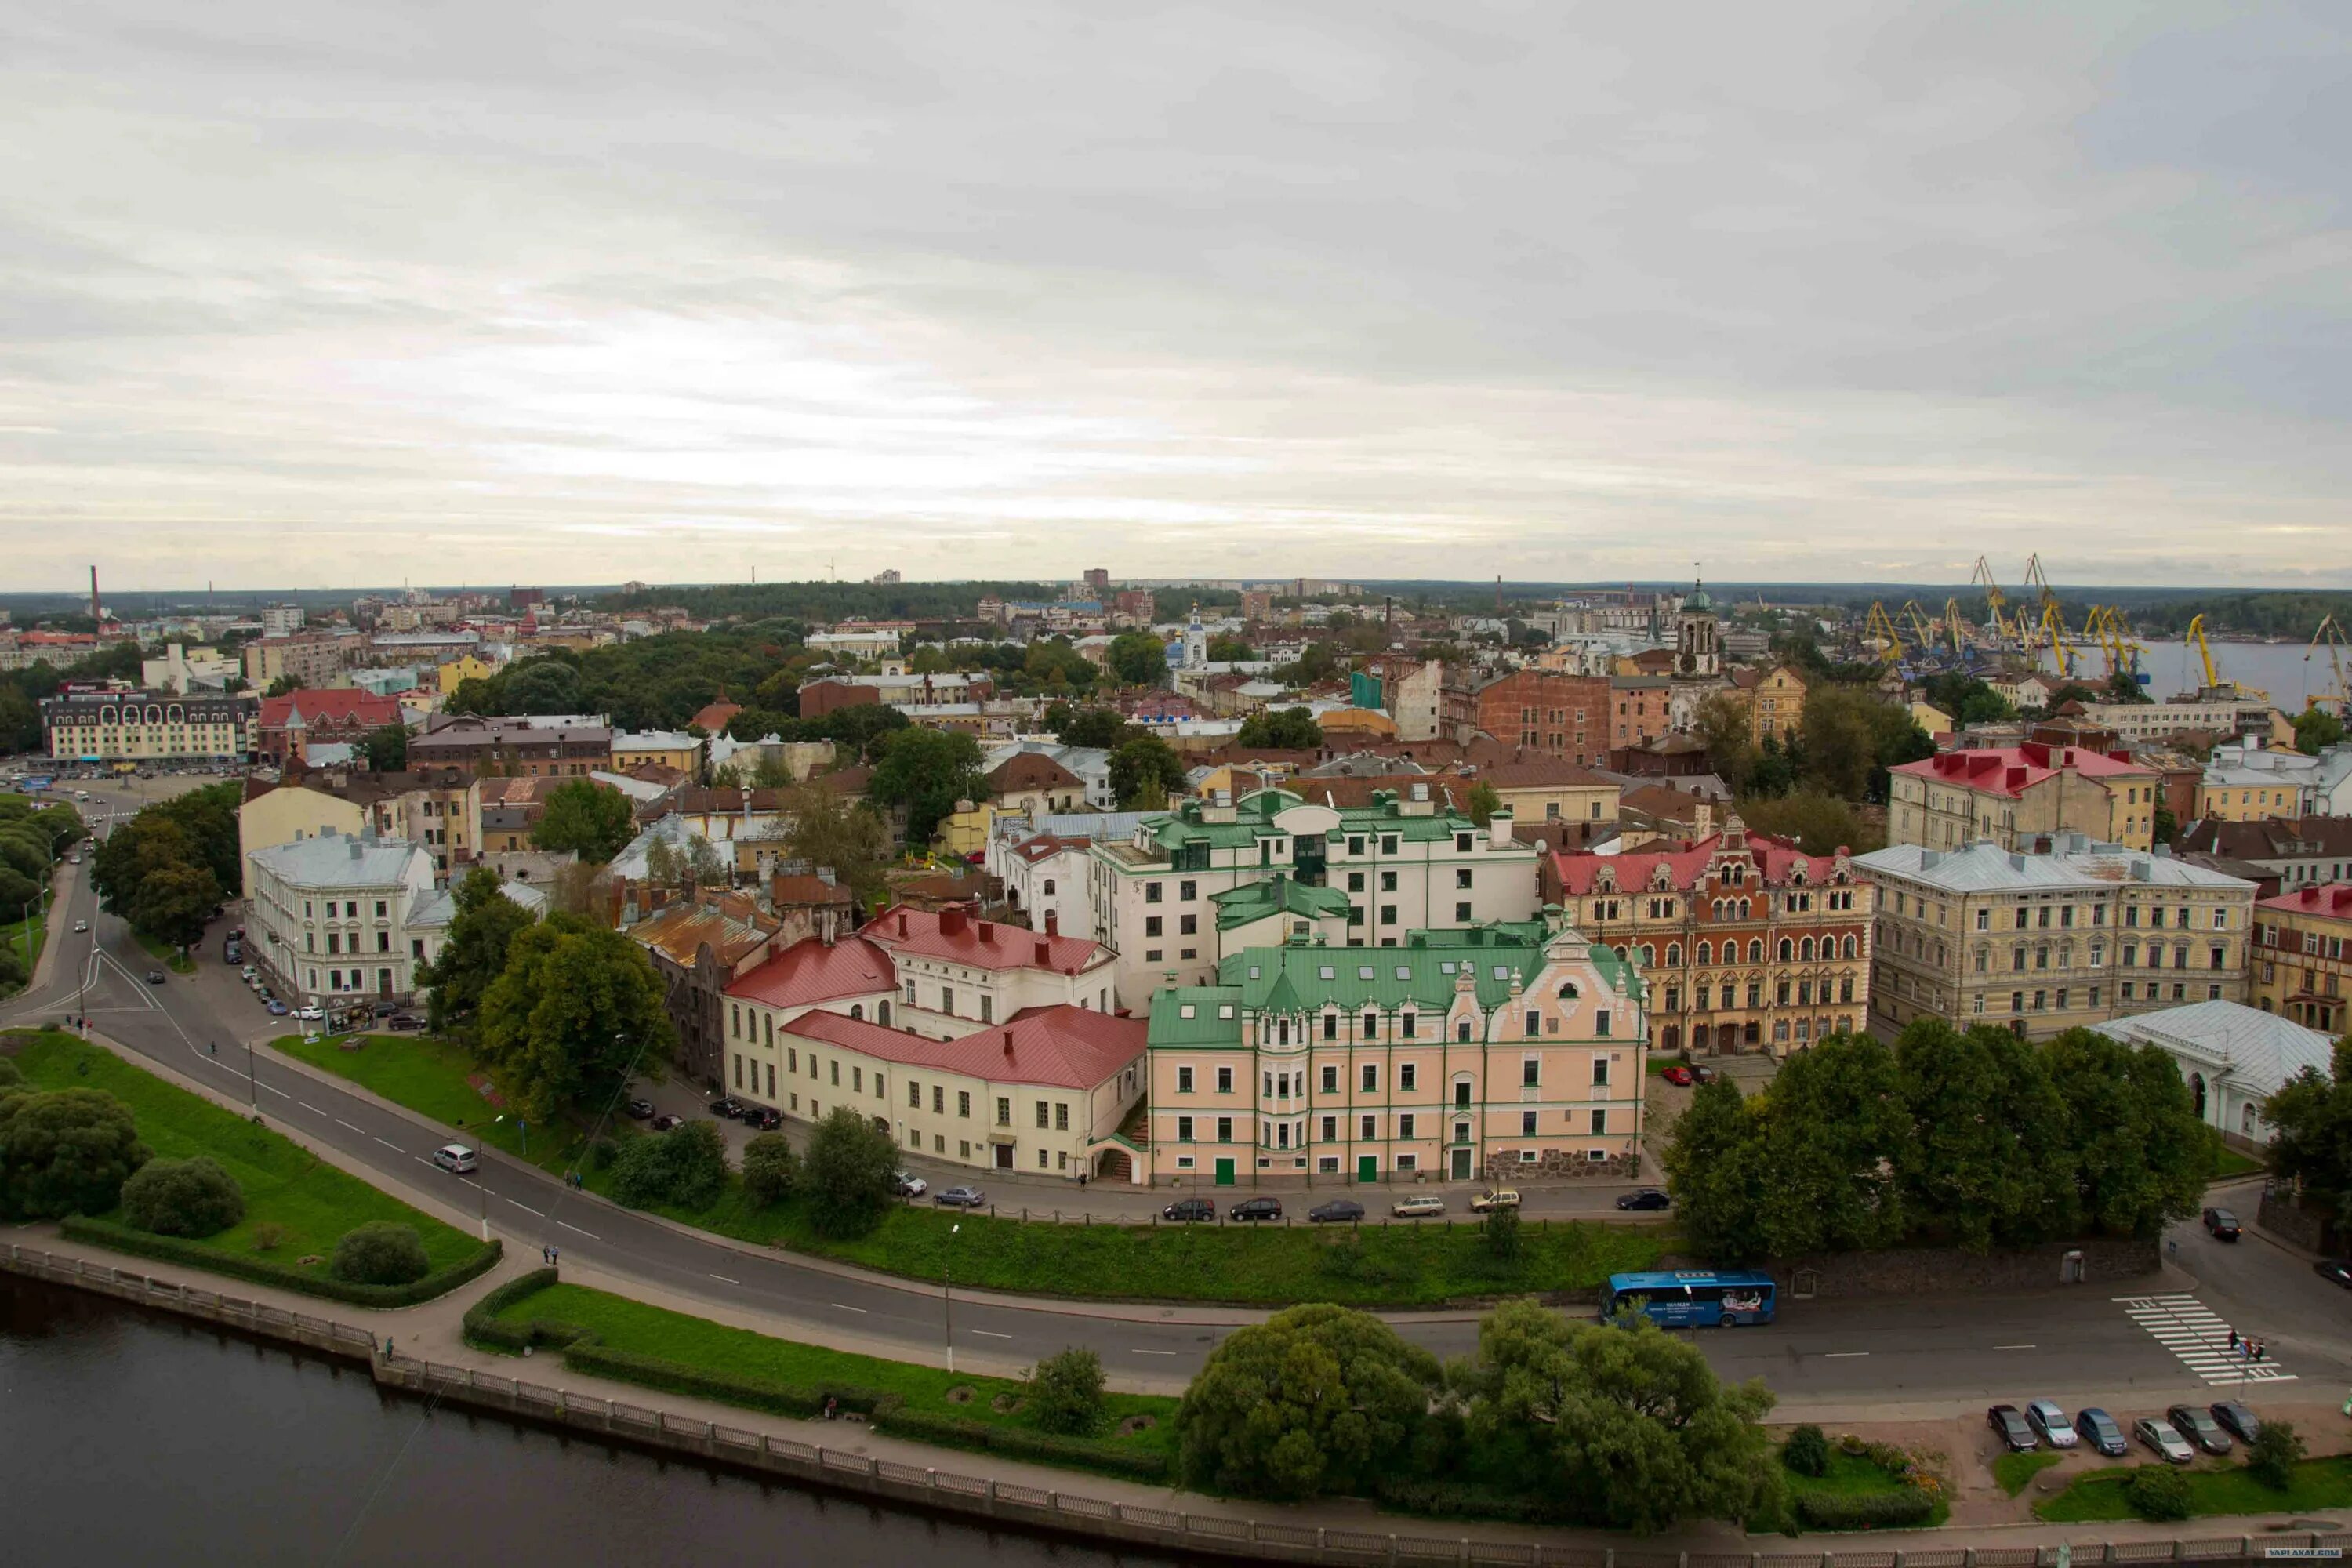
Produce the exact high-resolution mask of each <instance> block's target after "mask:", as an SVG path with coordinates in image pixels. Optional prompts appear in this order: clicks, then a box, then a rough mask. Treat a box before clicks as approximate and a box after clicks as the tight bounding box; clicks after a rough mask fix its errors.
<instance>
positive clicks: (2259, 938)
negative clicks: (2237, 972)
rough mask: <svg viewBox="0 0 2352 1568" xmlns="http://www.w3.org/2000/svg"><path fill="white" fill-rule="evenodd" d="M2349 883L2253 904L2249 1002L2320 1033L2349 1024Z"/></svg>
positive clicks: (2351, 977)
mask: <svg viewBox="0 0 2352 1568" xmlns="http://www.w3.org/2000/svg"><path fill="white" fill-rule="evenodd" d="M2347 945H2352V884H2336V885H2335V886H2330V887H2317V888H2297V889H2295V890H2294V891H2293V892H2289V893H2281V894H2279V895H2278V896H2277V897H2276V898H2273V899H2264V900H2263V901H2262V902H2261V903H2259V904H2257V905H2256V906H2255V907H2254V950H2253V1005H2255V1006H2257V1007H2259V1008H2261V1009H2262V1010H2263V1012H2265V1013H2275V1014H2277V1015H2278V1016H2280V1017H2283V1018H2288V1019H2292V1020H2293V1021H2294V1022H2295V1023H2298V1024H2301V1025H2303V1026H2305V1027H2306V1028H2312V1029H2318V1030H2320V1031H2322V1032H2323V1033H2326V1034H2330V1035H2336V1034H2341V1033H2344V1032H2345V1031H2346V1030H2347V1027H2352V1019H2347V1016H2346V1014H2345V1011H2344V999H2345V997H2346V995H2347V994H2352V967H2347V958H2352V954H2347V952H2346V951H2345V949H2346V947H2347Z"/></svg>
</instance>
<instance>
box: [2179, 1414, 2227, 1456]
mask: <svg viewBox="0 0 2352 1568" xmlns="http://www.w3.org/2000/svg"><path fill="white" fill-rule="evenodd" d="M2164 1418H2165V1419H2166V1420H2167V1421H2169V1422H2171V1423H2172V1429H2173V1430H2174V1431H2176V1432H2178V1433H2179V1434H2180V1435H2181V1436H2184V1437H2186V1438H2188V1439H2189V1441H2190V1442H2191V1443H2194V1444H2196V1445H2197V1447H2200V1448H2202V1449H2204V1450H2205V1452H2207V1453H2209V1454H2226V1453H2228V1452H2229V1451H2230V1435H2229V1434H2228V1433H2227V1432H2224V1431H2222V1430H2221V1423H2220V1422H2218V1421H2216V1420H2214V1419H2213V1417H2212V1416H2210V1415H2208V1414H2206V1413H2205V1412H2204V1411H2202V1410H2200V1409H2198V1408H2197V1406H2195V1405H2174V1406H2173V1407H2172V1408H2171V1409H2169V1410H2168V1411H2166V1412H2165V1413H2164Z"/></svg>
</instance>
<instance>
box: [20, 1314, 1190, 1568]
mask: <svg viewBox="0 0 2352 1568" xmlns="http://www.w3.org/2000/svg"><path fill="white" fill-rule="evenodd" d="M0 1478H5V1489H6V1496H7V1499H8V1502H7V1510H6V1512H7V1519H6V1522H5V1525H0V1529H5V1531H6V1536H7V1542H8V1546H7V1556H8V1559H9V1560H10V1561H12V1562H16V1563H174V1564H179V1565H183V1568H207V1565H210V1564H220V1565H222V1568H229V1565H232V1564H234V1565H236V1568H257V1565H261V1564H276V1563H287V1564H297V1563H299V1564H305V1565H310V1564H325V1563H335V1564H351V1565H359V1564H369V1563H403V1564H412V1565H413V1564H429V1565H431V1568H469V1565H472V1564H499V1565H500V1568H514V1565H517V1564H526V1563H545V1562H555V1561H561V1562H562V1563H565V1564H567V1568H599V1565H603V1564H612V1565H613V1568H652V1565H655V1564H661V1563H683V1562H688V1561H691V1562H695V1563H714V1564H716V1563H762V1564H767V1563H776V1562H779V1561H782V1562H814V1563H827V1564H841V1565H844V1568H848V1565H853V1564H862V1563H909V1562H917V1561H920V1562H922V1563H927V1564H939V1565H942V1568H965V1565H967V1564H981V1563H986V1564H989V1565H991V1568H1028V1565H1030V1564H1041V1565H1042V1564H1045V1563H1054V1564H1056V1565H1057V1568H1059V1565H1065V1564H1068V1565H1075V1568H1114V1565H1116V1564H1120V1563H1134V1564H1147V1563H1149V1564H1154V1565H1157V1564H1159V1563H1163V1562H1166V1561H1167V1560H1166V1559H1161V1558H1157V1557H1152V1556H1150V1555H1145V1554H1136V1553H1131V1552H1127V1553H1122V1552H1107V1551H1100V1550H1097V1549H1094V1548H1091V1547H1087V1546H1079V1545H1069V1544H1064V1543H1061V1542H1049V1541H1046V1540H1045V1539H1042V1538H1039V1537H1034V1536H1028V1535H1023V1534H1018V1533H996V1532H991V1531H982V1530H976V1529H973V1528H971V1527H970V1526H967V1525H963V1524H959V1523H952V1522H946V1521H937V1520H932V1519H929V1518H927V1517H925V1516H922V1515H920V1514H915V1513H904V1512H898V1511H895V1510H888V1509H880V1508H876V1507H873V1506H870V1505H868V1504H866V1503H864V1502H856V1501H849V1500H842V1499H838V1498H832V1497H827V1496H824V1495H822V1494H818V1493H814V1492H807V1491H802V1490H799V1489H795V1488H793V1487H789V1486H785V1485H782V1484H779V1483H777V1482H774V1481H772V1480H771V1481H765V1482H763V1481H761V1480H758V1479H751V1478H748V1477H738V1476H734V1475H730V1474H726V1473H722V1472H719V1471H717V1470H713V1469H709V1468H703V1467H700V1466H697V1465H693V1464H687V1463H680V1462H678V1461H676V1460H661V1459H656V1458H652V1457H651V1456H648V1455H645V1454H640V1453H637V1452H635V1451H633V1450H630V1449H625V1448H617V1449H616V1448H610V1447H605V1446H604V1445H603V1444H601V1443H597V1442H593V1441H590V1440H586V1439H583V1438H582V1437H579V1436H562V1435H559V1434H556V1433H552V1432H543V1431H541V1430H538V1429H536V1428H533V1427H529V1426H514V1425H510V1424H509V1423H507V1422H504V1421H500V1420H498V1419H496V1418H494V1417H488V1416H477V1415H465V1414H456V1413H452V1412H450V1411H449V1410H447V1409H446V1408H445V1409H442V1410H439V1411H436V1412H433V1413H430V1414H428V1413H427V1412H426V1409H425V1405H424V1404H423V1403H422V1402H421V1401H417V1400H414V1399H409V1398H405V1397H402V1396H397V1395H393V1394H387V1393H384V1392H383V1391H380V1390H378V1389H377V1387H376V1386H375V1384H374V1383H373V1381H372V1380H371V1379H370V1378H369V1377H368V1374H367V1373H366V1372H364V1371H363V1370H361V1369H358V1368H354V1367H351V1366H348V1365H344V1364H342V1363H334V1362H329V1361H327V1360H324V1359H323V1358H320V1357H315V1356H309V1355H297V1354H293V1353H289V1352H287V1351H285V1350H282V1349H278V1348H276V1347H272V1346H264V1345H260V1344H257V1343H254V1342H248V1341H246V1340H242V1339H238V1338H236V1337H235V1336H233V1335H229V1334H226V1333H221V1332H217V1331H214V1330H212V1329H210V1328H207V1327H205V1326H204V1325H202V1324H196V1323H188V1322H184V1321H179V1320H176V1319H172V1318H167V1317H163V1316H161V1315H151V1314H149V1313H147V1312H144V1311H142V1310H140V1309H138V1308H136V1307H131V1306H127V1305H124V1304H122V1303H120V1302H116V1301H111V1300H106V1299H104V1298H102V1297H97V1296H89V1295H84V1294H82V1293H81V1292H79V1291H75V1290H70V1289H65V1288H63V1287H58V1286H50V1285H43V1284H38V1283H36V1282H34V1281H30V1280H26V1279H16V1278H13V1277H10V1276H5V1275H0Z"/></svg>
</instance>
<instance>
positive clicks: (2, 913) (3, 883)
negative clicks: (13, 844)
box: [0, 862, 41, 925]
mask: <svg viewBox="0 0 2352 1568" xmlns="http://www.w3.org/2000/svg"><path fill="white" fill-rule="evenodd" d="M40 896H41V884H40V883H39V882H37V881H36V880H34V879H32V878H30V877H27V876H26V875H25V874H24V873H23V872H22V871H19V870H17V869H16V867H14V866H12V865H9V864H6V863H5V862H0V925H5V924H6V923H8V922H9V921H15V920H16V919H18V918H20V917H21V916H22V915H23V914H24V912H25V911H26V910H27V909H29V908H30V907H31V906H32V905H33V903H34V902H35V901H36V900H38V899H39V898H40Z"/></svg>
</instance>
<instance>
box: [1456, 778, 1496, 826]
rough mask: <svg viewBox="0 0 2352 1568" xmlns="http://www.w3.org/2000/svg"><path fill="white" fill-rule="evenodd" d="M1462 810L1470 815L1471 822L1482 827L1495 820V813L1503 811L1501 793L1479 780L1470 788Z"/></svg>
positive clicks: (1483, 780) (1484, 781) (1491, 785)
mask: <svg viewBox="0 0 2352 1568" xmlns="http://www.w3.org/2000/svg"><path fill="white" fill-rule="evenodd" d="M1463 809H1464V810H1465V811H1467V812H1468V813H1469V814H1470V820H1471V821H1473V822H1475V823H1476V824H1477V825H1478V826H1481V827H1484V826H1486V825H1487V824H1489V823H1491V822H1493V821H1494V820H1495V814H1496V812H1498V811H1500V810H1502V809H1503V796H1502V792H1501V791H1499V790H1497V789H1496V787H1495V786H1494V785H1493V784H1489V783H1487V782H1486V780H1485V779H1480V780H1479V781H1478V782H1477V783H1476V784H1472V785H1471V786H1470V795H1469V798H1468V799H1467V800H1466V801H1465V803H1464V805H1463Z"/></svg>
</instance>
